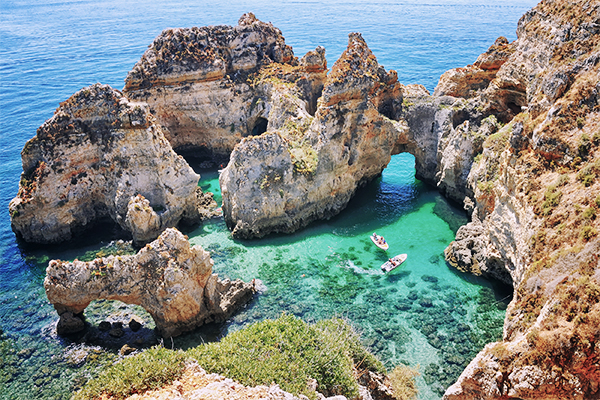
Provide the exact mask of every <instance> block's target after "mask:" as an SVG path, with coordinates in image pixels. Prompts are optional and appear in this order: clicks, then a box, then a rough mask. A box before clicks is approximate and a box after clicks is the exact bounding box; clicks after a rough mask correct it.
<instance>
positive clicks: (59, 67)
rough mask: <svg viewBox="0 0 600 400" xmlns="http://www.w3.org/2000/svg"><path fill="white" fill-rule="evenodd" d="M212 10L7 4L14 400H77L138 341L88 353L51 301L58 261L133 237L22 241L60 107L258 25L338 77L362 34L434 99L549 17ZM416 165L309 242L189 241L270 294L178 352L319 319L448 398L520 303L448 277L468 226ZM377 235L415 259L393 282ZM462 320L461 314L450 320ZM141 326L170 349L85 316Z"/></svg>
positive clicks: (442, 7) (6, 228) (5, 284)
mask: <svg viewBox="0 0 600 400" xmlns="http://www.w3.org/2000/svg"><path fill="white" fill-rule="evenodd" d="M213 3H214V5H213V6H212V7H206V5H203V4H185V3H182V2H179V3H177V5H174V4H172V2H164V3H161V4H156V3H151V2H147V1H145V0H142V1H139V2H138V3H137V4H138V6H137V7H131V6H130V5H128V4H127V3H125V2H115V1H106V2H102V3H98V2H89V1H78V2H70V1H67V2H61V3H51V4H50V3H49V4H42V5H40V6H38V5H37V4H36V5H35V6H34V5H31V4H24V3H19V2H14V1H6V2H3V3H2V4H1V5H0V13H1V15H2V19H3V24H2V27H1V28H0V39H1V40H0V43H3V45H0V54H1V55H2V57H0V74H1V76H2V79H1V80H0V109H1V112H0V139H1V140H2V151H1V152H0V164H1V165H2V168H1V169H0V176H1V177H2V179H1V183H0V187H1V188H2V191H1V193H0V196H2V197H1V198H2V204H3V210H4V211H2V212H1V213H0V222H1V225H0V329H1V330H2V332H3V333H2V335H1V337H2V340H1V341H0V359H1V364H0V392H1V393H2V396H5V397H6V398H10V399H13V398H15V399H19V398H23V399H30V398H43V399H50V398H61V399H62V398H69V397H70V393H71V392H72V391H73V390H77V389H78V388H80V387H81V386H82V385H84V384H85V382H86V380H87V379H88V378H89V377H90V376H93V375H94V374H95V373H97V371H98V370H100V369H101V368H102V367H103V366H105V365H107V364H108V363H110V362H113V361H115V360H117V359H118V356H117V355H116V352H117V350H118V349H119V348H120V346H121V345H122V343H123V342H124V341H126V340H127V339H128V338H127V336H126V337H124V338H122V339H119V340H117V339H113V340H112V341H110V340H107V338H105V337H98V338H96V339H95V341H92V342H91V343H87V344H84V343H82V342H81V340H80V338H61V337H57V336H56V334H55V331H54V326H55V324H56V320H57V315H56V312H55V311H54V309H53V308H52V306H51V305H49V304H48V303H47V300H46V296H45V293H44V289H43V286H42V283H43V279H44V275H45V269H46V266H47V264H48V261H49V260H51V259H54V258H61V259H74V258H76V257H79V258H81V257H82V255H83V254H84V253H85V252H87V251H90V252H91V253H90V254H91V255H92V256H93V255H96V254H97V253H98V252H99V251H103V250H101V247H103V246H106V245H108V244H109V243H110V242H111V241H112V240H113V239H115V238H118V236H119V232H115V231H113V230H112V228H110V227H109V228H106V227H100V228H98V229H95V230H91V231H89V232H88V233H87V234H86V236H85V237H82V238H79V241H77V242H75V243H71V244H68V245H61V246H47V247H32V246H24V245H23V244H22V243H19V242H17V241H16V239H15V235H14V233H13V232H12V231H11V229H10V221H9V215H8V213H7V211H6V210H7V205H8V201H9V200H10V199H11V198H12V197H14V195H15V194H16V191H17V187H18V182H19V174H20V172H21V161H20V151H21V149H22V148H23V146H24V144H25V142H26V141H27V140H28V139H30V138H31V137H32V136H33V135H34V134H35V130H36V128H37V127H38V126H40V124H42V123H43V121H44V120H45V119H47V118H49V117H50V116H51V115H52V111H53V110H54V109H55V108H56V107H57V105H58V103H59V102H61V101H64V100H65V99H67V97H68V96H70V95H71V94H72V93H73V92H75V91H76V90H79V89H80V88H81V87H83V86H86V85H88V84H90V83H94V82H102V83H109V84H111V85H113V86H114V87H122V79H123V76H125V74H126V72H127V71H128V70H129V69H130V68H131V67H132V65H133V64H134V63H135V62H136V61H137V60H138V59H139V57H140V55H141V54H142V53H143V51H144V49H145V48H146V46H147V45H148V44H149V43H151V41H152V39H153V38H154V37H155V36H156V34H158V33H159V32H160V31H161V30H162V29H164V28H166V27H170V26H172V27H177V26H204V25H209V24H232V23H235V21H236V20H237V18H239V16H240V15H241V14H242V13H244V12H247V11H253V12H255V13H256V14H257V15H258V16H259V17H261V18H262V19H264V20H265V21H272V22H273V23H274V24H275V25H276V26H278V27H279V28H281V29H282V31H283V33H284V35H285V37H286V39H287V42H288V43H289V44H291V45H293V46H294V50H295V53H296V54H297V55H300V56H301V55H303V54H304V53H305V52H306V51H308V50H312V49H314V48H315V46H318V45H323V46H326V49H327V57H328V60H329V64H330V65H332V64H333V62H334V61H335V60H336V59H337V57H338V56H339V54H340V53H341V52H342V50H343V49H344V47H345V45H346V41H347V34H348V32H349V31H359V32H362V33H363V34H364V35H365V37H366V38H367V39H368V40H369V43H370V44H371V46H372V49H373V51H374V53H375V55H376V56H377V57H378V59H379V61H380V62H381V63H382V64H384V65H385V66H386V68H392V69H396V70H398V72H399V80H400V81H401V82H403V83H422V84H424V85H425V86H426V87H427V89H429V90H430V91H431V90H433V88H434V87H435V85H436V83H437V80H438V78H439V75H440V74H441V73H443V72H444V71H445V70H447V69H449V68H453V67H457V66H463V65H466V64H468V63H472V62H473V61H474V60H475V59H476V57H477V56H478V55H479V54H480V53H481V52H482V51H484V50H485V49H486V48H487V47H488V46H489V45H490V44H491V43H493V41H494V40H495V39H496V38H497V37H498V36H499V35H505V36H507V37H508V38H509V39H510V40H512V39H514V38H515V35H514V31H515V27H516V21H517V20H518V18H519V17H520V16H521V15H522V14H523V13H524V12H525V11H526V10H527V9H528V8H530V7H531V6H533V5H534V4H535V2H531V1H529V2H522V1H521V2H516V1H509V2H504V3H503V4H502V5H499V4H496V3H494V2H490V1H487V0H486V1H480V2H473V1H450V0H439V1H434V2H429V3H428V4H422V3H421V2H415V1H406V2H402V3H398V4H391V3H385V2H381V3H380V2H376V1H375V2H364V1H361V2H339V1H333V2H326V3H321V2H318V1H311V2H290V1H284V2H283V3H284V4H283V5H282V6H281V7H276V8H274V7H272V5H271V4H268V3H261V2H252V1H246V2H240V3H236V4H233V5H232V4H229V3H226V2H213ZM474 3H477V4H476V5H475V6H474ZM142 9H143V10H144V12H140V10H142ZM315 15H319V16H322V18H315ZM115 21H119V23H115ZM403 157H406V155H399V156H395V157H394V158H393V160H392V163H391V164H390V165H389V166H388V168H387V169H386V170H385V171H384V172H383V176H382V177H381V179H379V180H376V181H375V182H373V183H371V184H369V185H368V186H367V187H364V188H362V189H361V190H360V192H359V193H358V194H357V196H356V197H355V198H354V199H353V201H352V202H351V204H350V206H349V207H348V208H347V209H346V210H345V211H344V212H343V213H342V214H341V215H339V216H338V217H336V218H333V219H331V220H329V221H326V222H322V223H317V224H313V225H311V226H310V227H309V228H307V229H305V230H303V231H301V232H299V233H297V234H295V235H291V236H281V237H276V236H273V237H268V238H266V239H263V240H259V241H249V242H240V241H233V240H231V238H230V237H229V235H228V233H227V231H226V230H225V227H224V223H223V222H221V221H219V220H215V221H212V222H210V223H206V224H204V225H203V226H202V227H200V228H198V230H197V231H195V232H191V233H190V232H188V234H190V237H191V239H192V241H193V242H195V243H200V244H202V245H203V246H204V245H206V246H211V245H212V247H213V248H214V253H213V258H214V260H215V272H218V273H219V274H221V275H222V276H231V277H237V276H239V277H242V278H244V279H252V278H254V277H256V278H259V279H261V280H262V281H263V282H264V283H265V286H266V287H267V289H268V290H267V291H266V292H265V293H263V294H262V295H260V296H258V297H257V298H256V300H255V302H254V303H252V304H251V305H250V307H249V308H248V309H246V310H245V311H244V312H242V313H241V314H239V316H238V317H236V318H234V320H233V321H231V322H230V323H229V324H226V325H223V326H212V327H210V326H209V327H206V328H205V329H203V330H202V331H199V332H197V333H196V334H195V335H188V336H185V337H182V338H180V339H178V342H176V343H174V344H173V346H178V347H186V346H190V345H194V344H197V343H199V342H201V341H202V340H203V339H204V340H214V339H218V338H219V337H220V336H221V335H223V334H225V333H226V332H227V331H228V330H234V329H238V328H239V327H240V326H242V325H243V324H245V323H248V322H253V321H255V320H260V319H262V318H269V317H272V316H277V315H279V313H280V312H282V311H286V312H289V313H294V314H296V315H302V317H303V318H305V319H307V320H309V319H316V318H320V316H321V315H323V316H327V315H341V316H345V317H347V318H348V319H350V320H351V321H352V323H353V324H354V325H355V326H356V327H357V328H358V329H360V330H361V333H362V335H363V338H364V339H365V340H366V343H367V344H368V345H369V346H370V347H371V348H372V349H373V350H374V351H375V352H376V353H377V354H378V356H379V357H381V358H382V359H383V360H384V361H386V363H387V364H388V365H390V364H394V363H396V362H397V361H399V360H401V361H404V362H406V363H408V364H411V365H416V364H417V363H418V364H420V366H421V372H422V375H421V377H420V378H419V379H420V380H419V384H420V388H421V395H420V398H421V399H438V398H439V397H440V396H439V394H438V393H439V390H438V389H439V385H446V382H444V381H439V379H442V378H443V379H447V381H450V379H451V378H450V376H452V377H453V378H452V379H454V378H455V377H456V376H458V374H459V373H460V370H461V369H462V366H460V363H461V362H464V363H466V362H468V360H467V361H464V359H468V358H469V357H471V356H472V355H474V354H475V353H476V352H477V351H478V350H479V349H480V348H481V347H482V346H483V344H484V343H486V342H487V341H490V340H494V339H496V338H497V334H498V332H500V329H501V324H502V318H503V311H502V310H498V303H496V302H495V300H496V299H502V298H504V297H505V296H506V294H508V293H504V292H501V291H497V292H496V293H495V296H494V295H493V293H492V292H490V291H489V290H486V289H488V288H490V287H491V283H490V282H485V281H481V280H478V279H475V278H474V277H472V276H463V275H459V274H457V273H455V272H453V271H452V270H450V269H448V268H447V267H446V266H445V264H444V261H443V258H442V251H443V249H444V248H445V247H446V246H447V244H448V243H449V242H450V241H451V240H452V239H453V233H452V230H453V229H451V228H450V226H452V228H454V227H455V226H456V225H458V224H460V223H462V222H460V221H461V218H463V219H462V221H464V217H463V215H462V212H456V213H449V214H446V215H453V216H454V217H453V218H452V219H453V220H454V219H455V220H456V222H453V223H452V224H448V223H447V222H446V221H445V220H444V219H441V218H439V216H438V215H440V214H441V213H442V211H440V210H444V209H446V208H447V203H446V202H445V201H444V200H443V199H442V198H441V196H440V195H439V194H437V192H436V191H435V190H433V189H431V188H427V187H425V186H424V185H423V184H421V183H419V182H418V181H415V179H414V161H413V160H408V161H407V163H405V162H404V161H402V162H400V160H402V158H403ZM398 163H399V164H400V165H401V167H400V168H397V164H398ZM400 170H403V171H400ZM200 172H201V173H202V175H203V179H202V182H201V185H202V186H203V187H206V188H209V187H210V188H209V189H208V190H210V191H213V192H216V193H217V195H218V190H219V189H218V183H217V171H215V170H212V171H208V170H201V171H200ZM403 179H404V180H403ZM445 218H446V219H447V220H450V219H451V218H449V217H445ZM373 231H376V232H378V233H380V234H382V235H384V236H385V237H386V238H387V240H388V241H389V242H390V244H391V250H390V253H391V252H394V251H396V250H397V252H398V253H400V252H402V253H408V254H409V260H408V261H407V262H406V263H405V264H404V265H403V266H402V267H401V268H399V269H398V270H396V271H394V272H393V273H392V274H390V275H389V276H383V275H380V274H379V265H381V264H382V263H383V261H385V259H386V257H385V256H384V255H383V254H380V253H378V252H377V251H375V250H376V249H375V247H374V246H373V245H372V244H371V242H370V240H368V237H367V236H368V235H369V234H371V233H372V232H373ZM408 239H410V240H408ZM413 239H414V240H413ZM441 240H443V241H444V242H442V241H441ZM368 245H369V246H368ZM217 246H219V247H217ZM411 246H413V247H412V248H411ZM367 247H368V249H366V248H367ZM209 250H212V249H210V248H209ZM394 254H396V253H394ZM229 258H231V259H232V260H234V261H228V259H229ZM303 274H304V275H305V276H304V277H302V275H303ZM423 276H434V277H436V278H438V281H437V282H432V279H431V278H425V279H426V280H423V278H422V277H423ZM411 285H412V286H411ZM436 285H437V286H439V287H440V288H442V289H439V288H438V287H437V286H436ZM482 289H483V290H484V291H483V296H481V290H482ZM425 291H427V292H425ZM409 296H410V298H409ZM415 296H416V297H415ZM296 300H298V301H296ZM427 300H431V307H428V306H423V305H422V304H421V302H423V304H426V305H428V304H429V303H428V302H427ZM507 300H508V299H507ZM505 301H506V300H505ZM454 307H456V310H458V311H456V312H455V311H454V310H455V308H454ZM500 308H501V307H500ZM450 309H451V310H452V312H450V313H448V312H446V311H448V310H450ZM413 310H414V312H413ZM417 310H422V312H419V311H417ZM434 311H435V313H437V314H434V313H433V312H434ZM133 314H135V315H139V316H140V318H141V319H143V320H144V322H145V325H144V328H143V329H142V331H141V332H142V334H141V335H140V337H139V338H138V339H139V340H141V345H143V346H149V345H152V344H154V343H156V341H157V339H156V337H155V335H154V334H153V332H152V328H153V326H152V323H151V319H150V318H149V316H148V315H146V314H145V313H144V311H143V310H141V309H139V308H137V307H133V306H126V305H124V304H122V303H116V302H96V303H93V304H92V305H90V307H88V309H86V316H87V319H88V322H90V324H91V325H92V326H97V325H98V323H99V322H100V321H102V320H105V319H110V320H123V321H125V322H126V321H127V320H128V319H129V318H130V316H131V315H133ZM463 314H464V315H463ZM437 315H443V317H444V318H447V317H448V315H449V316H451V317H452V319H453V320H448V323H447V324H441V323H440V321H441V320H442V318H435V317H434V316H437ZM478 315H480V316H481V317H477V316H478ZM456 321H460V322H461V323H464V325H468V326H469V329H466V326H463V325H459V324H458V323H457V322H456ZM433 322H435V324H433ZM434 325H435V326H434ZM430 326H434V328H435V332H433V331H431V328H430ZM459 327H460V328H459ZM433 334H435V335H437V336H438V341H439V342H440V343H441V344H438V341H436V340H435V339H436V338H435V337H432V338H431V343H430V339H429V336H430V335H433ZM486 335H488V336H486ZM444 338H446V339H444ZM449 338H453V340H450V339H449ZM100 339H102V340H100ZM456 341H460V342H461V343H463V344H465V345H464V346H463V347H464V348H466V349H467V350H464V351H465V352H466V355H465V354H463V353H459V354H456V353H453V352H450V353H448V354H449V355H450V356H453V357H452V358H449V357H447V360H448V361H447V362H445V361H444V360H442V359H441V358H440V354H442V355H443V354H445V352H446V350H447V349H448V348H454V347H456V346H454V343H455V342H456ZM442 342H443V343H442ZM432 344H435V346H440V347H439V349H438V348H437V347H435V346H433V345H432ZM442 344H445V345H446V347H442ZM171 345H172V344H171V343H170V342H168V343H165V346H167V347H171ZM467 345H468V346H467ZM442 349H444V350H443V351H442ZM419 357H420V358H419ZM460 357H462V358H463V359H462V360H461V358H460ZM432 363H433V364H434V365H433V366H430V364H432ZM436 368H437V369H436ZM447 371H450V372H449V373H447ZM436 388H438V389H436Z"/></svg>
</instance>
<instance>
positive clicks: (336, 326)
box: [74, 314, 414, 399]
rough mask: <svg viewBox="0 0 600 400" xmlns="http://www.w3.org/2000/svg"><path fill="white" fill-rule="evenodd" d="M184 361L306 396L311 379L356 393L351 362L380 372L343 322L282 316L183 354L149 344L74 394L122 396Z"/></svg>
mask: <svg viewBox="0 0 600 400" xmlns="http://www.w3.org/2000/svg"><path fill="white" fill-rule="evenodd" d="M190 359H195V360H197V361H198V364H199V365H200V366H201V367H203V368H204V369H205V370H206V371H207V372H209V373H218V374H221V375H223V376H226V377H228V378H231V379H234V380H236V381H238V382H240V383H242V384H244V385H247V386H257V385H270V384H271V383H272V382H275V383H277V384H279V386H280V387H281V388H282V389H283V390H286V391H288V392H290V393H293V394H296V395H298V394H304V395H306V396H308V397H309V398H311V399H316V398H317V394H316V392H315V391H314V388H311V387H310V386H309V384H310V381H311V380H312V379H314V380H316V382H317V385H318V386H317V391H319V392H323V393H327V394H341V395H344V396H346V397H348V398H352V397H356V396H357V395H358V384H357V382H356V379H355V378H354V375H353V365H355V366H356V367H357V369H359V370H365V369H369V370H372V371H375V372H378V373H382V374H385V372H386V371H385V368H384V366H383V364H382V363H381V362H380V361H379V360H377V359H376V358H375V356H373V355H372V354H370V353H369V352H368V351H367V350H366V349H365V348H364V347H363V346H362V345H361V344H360V341H359V337H358V335H357V334H356V333H355V332H354V331H353V329H352V328H351V327H350V326H349V325H348V324H347V323H346V322H344V321H343V320H341V319H329V320H323V321H319V322H317V323H316V324H311V325H309V324H306V323H305V322H303V321H302V320H300V319H299V318H296V317H294V316H290V315H285V314H284V315H282V316H281V317H279V318H278V319H276V320H265V321H262V322H259V323H256V324H252V325H250V326H248V327H246V328H244V329H242V330H240V331H237V332H234V333H231V334H229V335H228V336H226V337H225V338H224V339H223V340H222V341H221V342H218V343H208V344H204V345H201V346H198V347H196V348H192V349H189V350H187V351H185V352H184V351H172V350H167V349H164V348H160V347H155V348H152V349H149V350H146V351H144V352H142V353H141V354H138V355H136V356H132V357H128V358H126V359H125V360H123V361H121V362H119V363H117V364H115V365H113V366H111V367H109V368H107V369H106V370H104V371H102V372H101V373H100V375H99V376H98V377H96V378H94V379H92V380H90V381H89V382H88V383H87V385H86V386H85V387H84V388H83V389H82V390H81V391H80V392H78V393H76V395H75V396H74V398H75V399H90V398H97V397H99V396H100V395H101V394H102V393H105V394H107V395H110V396H112V397H114V398H118V399H122V398H125V397H127V396H129V395H131V394H133V393H142V392H144V391H146V390H150V389H154V388H158V387H161V386H164V385H165V384H168V383H170V382H172V381H173V380H174V379H176V378H178V377H179V376H181V374H182V372H183V369H184V363H185V361H186V360H190ZM413 386H414V385H413Z"/></svg>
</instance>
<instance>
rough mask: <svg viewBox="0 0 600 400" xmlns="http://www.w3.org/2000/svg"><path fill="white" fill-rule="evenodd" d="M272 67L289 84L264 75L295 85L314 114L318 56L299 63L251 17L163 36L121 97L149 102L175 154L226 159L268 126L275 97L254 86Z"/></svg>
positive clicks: (319, 81)
mask: <svg viewBox="0 0 600 400" xmlns="http://www.w3.org/2000/svg"><path fill="white" fill-rule="evenodd" d="M273 63H275V64H277V66H272V68H274V69H277V68H278V69H280V72H281V73H282V74H285V75H290V74H293V75H295V77H294V78H295V79H294V82H293V83H289V82H290V79H283V80H280V77H277V76H276V75H277V74H275V73H271V74H270V76H271V77H272V78H273V79H274V80H276V81H277V82H276V83H278V82H281V83H283V82H284V81H285V82H287V83H288V84H290V85H294V86H295V87H296V88H297V91H298V94H299V97H300V98H302V99H303V101H304V102H306V103H307V105H306V108H307V110H309V111H310V110H311V109H312V112H313V113H314V107H315V104H316V99H317V98H318V97H319V96H320V91H321V89H322V87H323V80H324V78H325V75H326V70H327V64H326V61H325V57H324V50H323V49H322V48H321V49H318V50H317V51H316V52H312V53H309V54H307V56H306V57H305V58H304V59H303V60H302V61H301V62H300V63H299V62H298V60H297V59H296V57H294V53H293V51H292V48H291V47H290V46H288V45H286V44H285V40H284V38H283V36H282V35H281V31H280V30H279V29H277V28H275V27H274V26H273V25H271V24H270V23H264V22H261V21H259V20H258V19H256V17H255V16H254V15H253V14H252V13H248V14H244V15H243V16H242V17H241V18H240V20H239V24H238V25H237V26H234V27H231V26H211V27H202V28H189V29H169V30H165V31H164V32H162V33H161V34H160V35H159V36H158V37H157V38H156V39H155V40H154V42H153V43H152V45H151V46H150V48H149V49H148V50H147V51H146V52H145V53H144V55H143V56H142V59H141V60H140V61H139V62H138V63H137V64H136V65H135V66H134V68H133V70H132V71H131V72H130V73H129V74H128V75H127V79H126V83H125V88H124V93H125V94H126V95H127V96H128V97H129V98H131V99H134V100H136V101H144V102H147V103H148V105H149V107H150V109H151V110H152V113H153V114H154V115H155V116H156V118H157V119H158V121H159V123H160V124H161V125H162V126H163V127H165V128H166V132H167V133H166V135H167V138H168V140H169V142H170V143H171V145H172V146H173V147H174V148H175V149H177V150H178V151H187V152H190V153H193V154H196V155H205V156H206V155H209V156H212V157H224V158H227V157H228V156H229V154H230V153H231V151H232V150H233V148H234V146H235V145H236V144H237V143H238V142H239V141H240V140H241V139H242V138H243V137H246V136H252V135H257V134H261V133H263V132H265V130H267V127H269V128H270V129H271V127H272V125H273V121H272V120H271V118H270V114H271V108H272V107H274V108H276V103H277V101H278V99H277V98H273V97H274V96H275V97H277V92H273V91H272V87H273V85H271V84H267V85H264V83H265V82H264V80H262V79H261V70H263V69H264V68H269V66H270V65H271V64H273ZM271 72H273V71H271ZM271 83H273V82H271Z"/></svg>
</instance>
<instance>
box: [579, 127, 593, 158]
mask: <svg viewBox="0 0 600 400" xmlns="http://www.w3.org/2000/svg"><path fill="white" fill-rule="evenodd" d="M578 125H579V123H578ZM591 148H592V142H591V141H590V137H589V136H588V135H586V134H585V133H584V134H583V135H581V140H580V141H579V145H578V146H577V152H578V153H579V157H581V158H583V159H586V158H587V156H588V154H589V152H590V149H591Z"/></svg>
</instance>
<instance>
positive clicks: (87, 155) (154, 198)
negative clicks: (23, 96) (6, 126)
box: [9, 84, 200, 243]
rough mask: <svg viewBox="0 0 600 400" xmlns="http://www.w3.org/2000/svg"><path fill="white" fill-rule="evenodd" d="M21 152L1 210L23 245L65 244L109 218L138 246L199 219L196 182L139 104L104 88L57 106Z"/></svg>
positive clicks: (86, 90) (92, 88) (94, 88)
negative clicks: (12, 188)
mask: <svg viewBox="0 0 600 400" xmlns="http://www.w3.org/2000/svg"><path fill="white" fill-rule="evenodd" d="M21 154H22V159H23V171H24V172H23V174H22V176H21V183H20V185H19V193H18V195H17V197H15V198H14V199H13V200H12V201H11V203H10V207H9V211H10V214H11V223H12V227H13V230H14V231H15V232H16V233H17V234H18V235H19V236H21V237H22V238H23V239H24V240H26V241H29V242H37V243H56V242H62V241H66V240H70V239H71V238H73V237H74V236H75V235H76V234H78V233H79V232H82V231H83V230H85V229H87V228H89V227H90V226H91V225H93V224H94V223H95V222H98V221H101V220H102V219H111V220H112V221H114V222H115V223H117V224H118V225H119V226H120V227H122V228H123V229H125V230H127V231H129V232H131V234H132V236H133V238H134V240H135V241H137V242H146V241H148V240H152V239H155V238H156V237H157V236H158V235H159V234H160V232H162V231H163V230H164V229H165V228H166V227H168V226H175V225H176V224H177V223H178V222H179V221H180V220H182V219H184V220H189V221H195V220H198V219H199V218H200V215H199V211H198V207H197V203H198V201H197V196H198V195H197V193H196V191H197V185H198V179H199V178H200V177H199V176H198V175H197V174H195V173H194V171H193V170H192V169H191V168H190V167H189V166H188V164H187V163H186V162H185V160H184V159H183V158H182V157H181V156H178V155H177V154H175V152H174V151H173V150H172V148H171V146H170V145H169V142H167V140H166V139H165V137H164V133H163V130H162V129H161V127H160V126H159V125H158V124H156V122H155V119H154V117H153V116H152V114H150V112H149V111H148V106H147V105H146V104H144V103H136V102H131V101H129V100H128V99H127V98H126V97H124V96H123V95H122V94H121V93H120V92H118V91H116V90H114V89H112V88H111V87H109V86H107V85H99V84H96V85H93V86H90V87H87V88H84V89H81V90H80V91H79V92H77V93H75V94H74V95H73V96H71V97H70V98H69V99H68V100H67V101H65V102H63V103H62V104H61V105H60V107H59V108H58V109H57V110H56V112H55V114H54V116H53V117H52V118H51V119H49V120H48V121H46V122H45V123H44V124H43V125H42V126H41V127H40V128H39V129H38V132H37V135H36V136H35V137H34V138H33V139H31V140H30V141H29V142H27V144H26V145H25V148H24V149H23V151H22V153H21ZM136 196H137V197H136ZM140 213H142V214H144V215H145V218H141V217H140Z"/></svg>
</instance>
